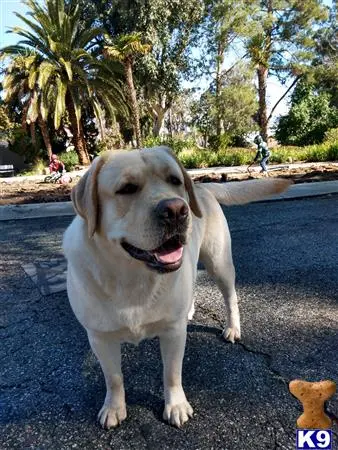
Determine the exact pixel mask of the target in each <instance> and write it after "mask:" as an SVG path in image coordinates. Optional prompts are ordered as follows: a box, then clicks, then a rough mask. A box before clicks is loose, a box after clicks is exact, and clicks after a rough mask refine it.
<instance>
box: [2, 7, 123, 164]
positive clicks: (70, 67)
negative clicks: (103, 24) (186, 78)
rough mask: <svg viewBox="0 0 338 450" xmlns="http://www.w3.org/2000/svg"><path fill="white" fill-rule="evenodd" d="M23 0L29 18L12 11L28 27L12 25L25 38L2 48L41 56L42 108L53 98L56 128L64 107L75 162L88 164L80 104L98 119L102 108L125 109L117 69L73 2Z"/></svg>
mask: <svg viewBox="0 0 338 450" xmlns="http://www.w3.org/2000/svg"><path fill="white" fill-rule="evenodd" d="M25 3H26V5H27V6H28V8H29V13H28V15H29V16H30V17H31V18H32V19H29V18H27V17H24V16H22V15H20V14H18V13H16V15H17V17H19V18H20V19H21V20H22V21H23V22H24V23H25V25H26V27H27V28H26V29H24V28H21V27H16V28H14V29H12V32H14V33H16V34H18V35H19V36H21V37H22V38H24V39H23V40H21V41H20V42H19V43H18V44H17V45H14V46H9V47H6V48H4V49H2V53H3V54H6V55H12V56H13V55H17V54H22V53H23V52H24V51H25V50H26V49H27V48H30V49H34V51H35V52H36V53H37V54H38V55H39V56H40V57H41V64H40V66H39V77H38V79H37V84H38V86H39V88H40V90H41V94H42V101H41V104H42V108H47V105H48V104H49V102H50V99H51V98H53V99H55V103H54V104H55V108H54V111H53V117H54V126H55V128H56V129H58V128H59V127H60V125H61V121H62V117H63V116H64V114H65V113H66V111H67V113H68V117H69V121H70V123H71V129H72V133H73V143H74V146H75V149H76V151H77V153H78V156H79V161H80V164H89V163H90V160H89V155H88V151H87V147H86V142H85V139H84V133H83V126H82V122H81V113H82V108H83V107H85V105H86V104H88V103H90V104H91V105H92V107H93V110H94V112H95V115H96V117H97V119H98V122H99V123H101V122H102V118H103V116H104V112H105V113H106V114H108V115H114V114H115V112H116V110H123V111H124V112H125V111H126V108H125V102H124V96H123V90H122V88H121V84H120V83H119V80H120V78H121V73H122V70H121V68H120V67H119V66H118V65H116V64H111V63H107V62H106V61H102V60H100V59H99V58H97V57H96V56H97V55H96V54H95V50H96V48H97V47H96V40H95V39H96V38H98V37H99V36H101V35H102V30H101V29H100V28H96V27H89V28H84V27H81V21H80V9H79V6H78V5H76V3H75V1H70V2H69V3H68V4H67V5H65V2H64V0H46V3H45V4H44V5H43V6H41V5H40V2H39V1H38V0H26V1H25Z"/></svg>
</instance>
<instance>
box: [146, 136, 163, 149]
mask: <svg viewBox="0 0 338 450" xmlns="http://www.w3.org/2000/svg"><path fill="white" fill-rule="evenodd" d="M158 145H162V139H161V138H160V136H148V137H147V138H145V139H144V140H143V147H144V148H151V147H157V146H158Z"/></svg>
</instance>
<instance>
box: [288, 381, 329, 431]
mask: <svg viewBox="0 0 338 450" xmlns="http://www.w3.org/2000/svg"><path fill="white" fill-rule="evenodd" d="M289 389H290V392H291V394H293V395H294V396H295V397H296V398H298V400H299V401H300V402H301V403H302V405H303V409H304V412H303V414H302V415H301V416H299V417H298V419H297V427H298V428H306V429H309V428H314V429H322V430H325V429H328V428H331V426H332V420H331V419H330V418H329V417H328V416H327V415H326V414H325V412H324V402H325V401H326V400H328V399H329V398H330V397H332V396H333V395H334V393H335V392H336V383H334V382H333V381H329V380H326V381H319V382H314V383H310V382H309V381H303V380H293V381H291V382H290V383H289Z"/></svg>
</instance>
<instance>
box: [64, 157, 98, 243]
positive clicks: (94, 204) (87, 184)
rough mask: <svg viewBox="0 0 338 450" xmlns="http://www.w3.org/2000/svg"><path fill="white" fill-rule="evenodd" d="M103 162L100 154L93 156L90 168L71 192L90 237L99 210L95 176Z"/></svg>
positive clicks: (93, 231)
mask: <svg viewBox="0 0 338 450" xmlns="http://www.w3.org/2000/svg"><path fill="white" fill-rule="evenodd" d="M104 163H105V159H104V158H103V157H102V156H98V157H97V158H95V159H94V161H93V162H92V164H91V166H90V168H89V169H88V170H87V172H86V173H85V174H84V175H83V177H82V178H81V179H80V181H79V182H78V184H77V185H76V186H74V187H73V189H72V192H71V199H72V202H73V205H74V209H75V211H76V212H77V214H78V215H79V216H81V217H82V218H83V219H85V221H86V222H87V226H88V236H89V237H90V238H91V237H92V236H93V235H94V233H95V231H96V228H97V222H98V212H99V211H98V209H99V205H98V195H97V176H98V174H99V172H100V170H101V168H102V166H103V164H104Z"/></svg>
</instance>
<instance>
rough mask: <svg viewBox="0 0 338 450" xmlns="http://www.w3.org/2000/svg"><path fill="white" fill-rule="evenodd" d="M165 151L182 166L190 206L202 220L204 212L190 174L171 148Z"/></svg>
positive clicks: (165, 148) (166, 148) (164, 148)
mask: <svg viewBox="0 0 338 450" xmlns="http://www.w3.org/2000/svg"><path fill="white" fill-rule="evenodd" d="M161 148H163V150H165V151H166V152H167V153H169V155H170V156H171V157H172V158H173V159H174V160H175V161H176V163H177V164H178V165H179V166H180V169H181V171H182V173H183V179H184V187H185V188H186V190H187V192H188V195H189V206H190V208H191V211H192V212H193V213H194V214H195V216H196V217H199V218H201V217H202V211H201V208H200V207H199V204H198V201H197V198H196V194H195V189H194V183H193V181H192V179H191V178H190V176H189V174H188V172H187V171H186V170H185V168H184V166H183V164H182V163H181V161H180V160H179V159H178V158H177V156H176V155H175V153H174V152H173V151H172V150H171V149H170V148H169V147H164V146H163V147H161Z"/></svg>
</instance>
